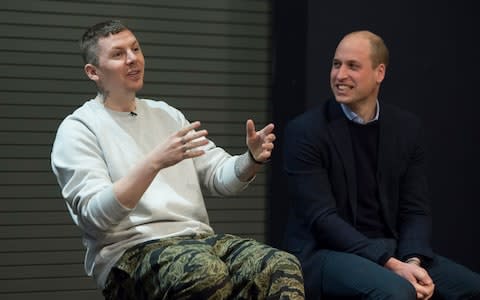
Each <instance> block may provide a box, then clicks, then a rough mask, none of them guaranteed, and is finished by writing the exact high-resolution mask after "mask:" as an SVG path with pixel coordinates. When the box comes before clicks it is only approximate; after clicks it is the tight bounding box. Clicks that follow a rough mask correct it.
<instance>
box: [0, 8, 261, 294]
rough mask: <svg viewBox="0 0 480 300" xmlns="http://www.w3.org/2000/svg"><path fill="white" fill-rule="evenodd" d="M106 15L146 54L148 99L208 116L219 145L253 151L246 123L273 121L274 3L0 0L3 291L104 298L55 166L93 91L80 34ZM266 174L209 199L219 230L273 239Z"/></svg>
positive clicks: (196, 115) (194, 115)
mask: <svg viewBox="0 0 480 300" xmlns="http://www.w3.org/2000/svg"><path fill="white" fill-rule="evenodd" d="M107 18H119V19H122V20H123V21H124V22H126V23H127V25H129V26H130V27H132V28H133V29H134V31H135V33H136V35H137V37H138V38H139V39H140V42H141V45H142V48H143V50H144V53H145V56H146V61H147V63H146V83H145V89H144V90H143V91H142V92H141V93H140V96H142V97H149V98H153V99H162V100H165V101H167V102H168V103H170V104H171V105H173V106H175V107H177V108H179V109H181V110H182V111H183V112H184V113H185V114H186V116H187V117H188V118H189V119H191V120H201V121H202V123H203V125H204V127H205V128H206V129H208V131H209V133H210V137H211V138H212V140H213V141H214V142H216V144H218V145H219V146H222V147H224V148H225V149H226V150H228V151H229V152H231V153H232V154H238V153H242V152H243V151H245V150H246V148H245V125H244V124H245V121H246V119H247V118H253V119H254V120H255V121H256V122H257V124H258V126H259V127H260V126H262V125H265V123H267V122H269V121H270V120H269V118H270V111H269V106H268V104H267V101H268V94H269V81H270V44H269V40H270V3H269V2H268V1H250V0H242V1H238V0H228V1H225V0H209V1H196V0H162V1H150V0H118V1H101V2H100V1H98V2H95V1H81V0H78V1H74V0H60V1H58V0H43V1H38V0H6V1H5V0H4V1H1V2H0V245H1V247H0V298H1V299H32V298H33V299H49V300H52V299H72V300H73V299H86V298H90V299H101V294H100V293H99V291H97V290H95V285H94V282H93V281H92V280H91V279H90V278H87V277H86V276H85V275H84V270H83V265H82V264H83V255H84V249H83V246H82V244H81V239H80V233H79V232H78V230H77V229H76V227H75V226H74V225H73V222H72V221H71V219H70V216H69V215H68V212H67V210H66V208H65V205H64V203H63V200H62V199H61V196H60V193H59V188H58V186H57V183H56V181H55V178H54V177H53V174H52V173H51V170H50V150H51V143H52V142H53V138H54V135H55V131H56V129H57V126H58V124H59V122H60V121H61V120H62V119H63V118H64V117H65V116H66V115H67V114H69V113H70V112H72V111H73V110H74V109H75V108H76V107H78V106H79V105H81V104H82V103H83V102H84V101H86V100H88V99H89V98H92V97H94V96H95V88H94V85H93V83H91V82H90V81H89V80H88V79H87V78H86V76H85V75H84V74H83V64H82V62H81V59H80V56H79V53H78V50H77V49H78V46H77V40H78V39H79V38H80V35H81V34H82V33H83V31H84V29H85V28H86V27H87V26H89V25H92V24H94V23H96V22H99V21H102V20H104V19H107ZM266 181H267V180H266V172H262V173H260V174H259V175H258V176H257V178H256V180H255V182H254V183H253V184H252V185H251V186H250V188H249V189H247V190H246V191H245V192H243V193H241V194H240V195H238V196H237V197H234V198H232V199H220V198H216V197H210V196H208V197H207V198H206V204H207V208H208V210H209V215H210V220H211V222H212V225H213V227H214V229H215V230H217V231H218V232H229V233H234V234H238V235H242V236H249V237H253V238H256V239H258V240H265V206H266V205H265V202H266V200H265V198H266Z"/></svg>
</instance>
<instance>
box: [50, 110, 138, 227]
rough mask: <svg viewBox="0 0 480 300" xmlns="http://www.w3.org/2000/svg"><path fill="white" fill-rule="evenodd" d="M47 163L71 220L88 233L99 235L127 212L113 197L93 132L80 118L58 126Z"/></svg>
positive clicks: (109, 180) (118, 221)
mask: <svg viewBox="0 0 480 300" xmlns="http://www.w3.org/2000/svg"><path fill="white" fill-rule="evenodd" d="M51 165H52V170H53V173H54V174H55V176H56V178H57V181H58V183H59V185H60V188H61V192H62V196H63V198H64V199H65V201H66V202H67V206H68V209H69V210H70V213H71V215H72V218H73V220H74V222H75V223H76V224H77V225H78V226H79V227H80V228H81V229H82V230H84V231H86V232H88V233H89V234H90V235H94V236H97V235H101V234H102V232H105V231H108V230H110V229H111V228H112V227H113V226H116V225H117V224H118V223H120V222H121V221H122V220H123V219H124V218H125V217H126V216H127V215H128V214H129V213H130V211H131V210H130V209H128V208H126V207H124V206H122V205H121V204H120V203H119V202H118V201H117V199H116V197H115V195H114V192H113V184H112V180H111V178H110V176H109V172H108V168H107V165H106V163H105V159H104V157H103V153H102V150H101V148H100V146H99V144H98V143H97V139H96V136H95V134H94V133H93V132H92V131H91V130H90V128H89V127H88V126H87V125H86V124H85V123H83V122H82V121H80V120H78V119H75V118H73V117H67V118H66V119H65V120H64V121H63V122H62V124H61V125H60V126H59V128H58V131H57V135H56V137H55V141H54V143H53V148H52V153H51Z"/></svg>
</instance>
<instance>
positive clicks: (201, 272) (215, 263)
mask: <svg viewBox="0 0 480 300" xmlns="http://www.w3.org/2000/svg"><path fill="white" fill-rule="evenodd" d="M183 275H184V277H183V279H182V281H183V283H182V282H181V283H180V284H181V285H189V286H191V287H192V291H202V290H204V289H222V288H224V287H225V286H228V285H229V284H230V280H231V278H230V274H229V270H228V267H227V265H226V264H225V263H223V262H222V261H221V260H210V261H209V262H208V263H203V264H195V265H193V266H191V268H188V267H187V269H185V270H184V273H183Z"/></svg>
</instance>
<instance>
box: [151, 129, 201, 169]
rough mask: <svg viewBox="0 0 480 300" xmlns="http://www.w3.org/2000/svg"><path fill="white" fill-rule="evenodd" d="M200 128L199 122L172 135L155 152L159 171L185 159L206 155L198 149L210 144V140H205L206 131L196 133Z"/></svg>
mask: <svg viewBox="0 0 480 300" xmlns="http://www.w3.org/2000/svg"><path fill="white" fill-rule="evenodd" d="M199 127H200V122H199V121H196V122H193V123H192V124H190V125H188V126H186V127H184V128H182V129H180V130H179V131H177V132H175V133H174V134H172V135H171V136H170V137H169V138H168V139H167V140H166V141H165V142H164V143H163V144H161V145H159V146H157V147H156V148H155V149H154V150H153V155H154V160H155V161H157V162H158V164H159V169H163V168H167V167H170V166H173V165H175V164H177V163H179V162H181V161H182V160H184V159H188V158H194V157H197V156H200V155H203V154H204V153H205V151H203V150H199V149H198V147H201V146H204V145H206V144H208V140H207V139H206V138H204V137H205V136H207V134H208V132H207V131H206V130H205V129H203V130H199V131H196V129H198V128H199Z"/></svg>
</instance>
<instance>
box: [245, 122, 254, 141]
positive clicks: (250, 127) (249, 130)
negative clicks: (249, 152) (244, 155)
mask: <svg viewBox="0 0 480 300" xmlns="http://www.w3.org/2000/svg"><path fill="white" fill-rule="evenodd" d="M246 131H247V138H253V137H255V134H256V132H255V123H253V121H252V120H247V124H246Z"/></svg>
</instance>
